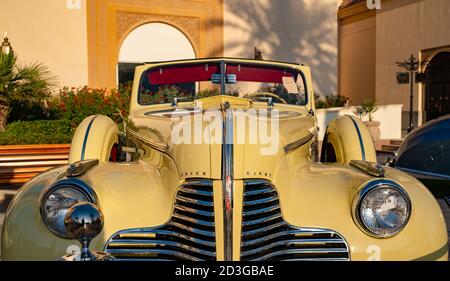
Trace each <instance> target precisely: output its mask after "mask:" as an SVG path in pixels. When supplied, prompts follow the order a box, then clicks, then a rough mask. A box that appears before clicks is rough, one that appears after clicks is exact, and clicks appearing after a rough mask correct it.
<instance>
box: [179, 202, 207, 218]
mask: <svg viewBox="0 0 450 281" xmlns="http://www.w3.org/2000/svg"><path fill="white" fill-rule="evenodd" d="M175 210H180V211H182V212H186V213H192V214H196V215H202V216H205V217H212V216H214V212H210V211H204V210H197V209H194V208H190V207H187V206H183V205H180V204H179V203H176V204H175Z"/></svg>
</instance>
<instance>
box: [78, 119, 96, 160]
mask: <svg viewBox="0 0 450 281" xmlns="http://www.w3.org/2000/svg"><path fill="white" fill-rule="evenodd" d="M97 117H98V115H95V116H94V118H92V119H91V121H90V122H89V125H88V127H87V129H86V133H85V134H84V140H83V147H82V149H81V160H84V156H85V153H86V145H87V140H88V137H89V132H90V131H91V127H92V123H94V120H95V119H96V118H97Z"/></svg>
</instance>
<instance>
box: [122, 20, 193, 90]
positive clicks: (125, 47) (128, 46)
mask: <svg viewBox="0 0 450 281" xmlns="http://www.w3.org/2000/svg"><path fill="white" fill-rule="evenodd" d="M195 57H196V56H195V51H194V48H193V47H192V44H191V43H190V41H189V39H188V38H187V37H186V36H185V35H184V34H183V33H182V32H181V31H180V30H178V29H177V28H175V27H173V26H171V25H169V24H164V23H147V24H144V25H141V26H139V27H137V28H135V29H134V30H133V31H131V32H130V33H129V34H128V36H127V37H126V38H125V40H124V41H123V43H122V46H121V47H120V51H119V61H118V77H117V81H118V82H119V83H124V82H128V81H132V80H133V76H134V68H135V67H136V66H137V65H140V64H142V63H144V62H153V61H166V60H178V59H193V58H195Z"/></svg>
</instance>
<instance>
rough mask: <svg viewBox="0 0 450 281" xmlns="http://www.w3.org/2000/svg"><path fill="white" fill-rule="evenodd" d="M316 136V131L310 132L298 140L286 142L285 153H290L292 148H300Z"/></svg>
mask: <svg viewBox="0 0 450 281" xmlns="http://www.w3.org/2000/svg"><path fill="white" fill-rule="evenodd" d="M314 136H315V133H309V134H308V135H306V136H304V137H303V138H300V139H298V140H296V141H293V142H291V143H289V144H286V145H285V146H284V153H289V152H291V151H292V150H295V149H297V148H299V147H300V146H302V145H305V144H306V143H308V142H309V141H310V140H312V139H313V138H314Z"/></svg>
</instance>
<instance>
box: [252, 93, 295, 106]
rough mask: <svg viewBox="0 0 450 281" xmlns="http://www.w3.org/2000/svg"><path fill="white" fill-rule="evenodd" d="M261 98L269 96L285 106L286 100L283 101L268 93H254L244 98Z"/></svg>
mask: <svg viewBox="0 0 450 281" xmlns="http://www.w3.org/2000/svg"><path fill="white" fill-rule="evenodd" d="M261 96H270V97H272V98H276V99H277V100H279V101H281V102H282V103H284V104H287V101H286V100H284V99H283V98H280V97H279V96H277V95H276V94H274V93H270V92H256V93H253V94H248V95H246V96H245V97H244V98H251V97H261Z"/></svg>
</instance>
